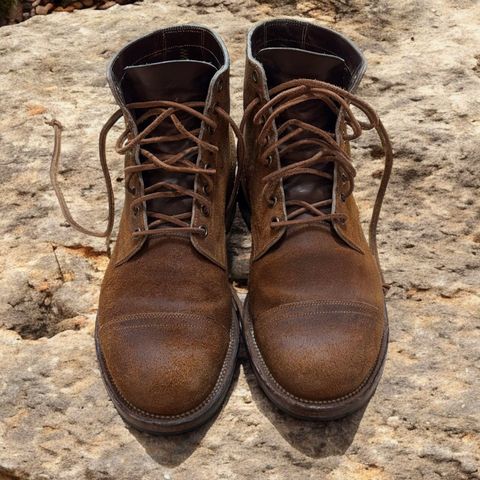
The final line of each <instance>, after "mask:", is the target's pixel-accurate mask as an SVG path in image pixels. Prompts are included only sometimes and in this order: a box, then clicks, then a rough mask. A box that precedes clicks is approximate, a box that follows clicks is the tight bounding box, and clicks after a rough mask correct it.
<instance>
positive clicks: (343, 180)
mask: <svg viewBox="0 0 480 480" xmlns="http://www.w3.org/2000/svg"><path fill="white" fill-rule="evenodd" d="M341 179H342V182H343V183H346V182H347V180H348V178H347V176H346V175H345V173H344V172H342V175H341Z"/></svg>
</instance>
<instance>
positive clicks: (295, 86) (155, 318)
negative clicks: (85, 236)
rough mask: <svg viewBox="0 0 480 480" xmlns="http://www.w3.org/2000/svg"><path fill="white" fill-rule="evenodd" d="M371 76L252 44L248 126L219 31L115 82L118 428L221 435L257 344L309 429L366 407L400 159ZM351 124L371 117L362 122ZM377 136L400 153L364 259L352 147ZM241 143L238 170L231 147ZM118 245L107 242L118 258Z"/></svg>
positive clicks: (359, 63) (328, 54) (103, 343)
mask: <svg viewBox="0 0 480 480" xmlns="http://www.w3.org/2000/svg"><path fill="white" fill-rule="evenodd" d="M365 67H366V64H365V60H364V58H363V56H362V54H361V53H360V52H359V51H358V50H357V48H356V47H355V46H354V45H353V44H352V43H351V42H350V41H348V40H347V39H346V38H344V37H343V36H341V35H339V34H338V33H335V32H333V31H331V30H328V29H326V28H323V27H320V26H316V25H313V24H311V23H307V22H300V21H294V20H283V19H282V20H273V21H268V22H264V23H260V24H257V25H256V26H255V27H254V28H253V29H252V30H251V31H250V33H249V35H248V42H247V62H246V69H245V87H244V99H245V115H244V119H243V121H242V125H241V128H240V129H239V128H237V127H236V126H235V123H234V122H233V121H232V120H231V118H230V116H229V113H228V112H229V109H230V97H229V58H228V52H227V50H226V48H225V45H224V43H223V42H222V40H221V39H220V38H219V37H218V36H217V35H216V34H215V33H213V32H212V31H211V30H209V29H208V28H205V27H200V26H194V25H185V26H175V27H171V28H166V29H162V30H159V31H156V32H154V33H152V34H150V35H147V36H145V37H143V38H140V39H138V40H136V41H134V42H132V43H130V44H128V45H127V46H126V47H125V48H123V49H122V50H121V51H120V53H118V54H117V56H116V57H115V58H114V59H113V61H112V63H111V64H110V66H109V69H108V81H109V84H110V87H111V89H112V92H113V95H114V97H115V100H116V101H117V103H118V105H119V107H120V109H119V110H118V112H116V113H115V114H114V115H113V116H112V117H111V119H110V120H109V121H108V122H107V124H106V125H105V127H104V129H103V130H102V133H101V136H100V151H101V152H100V160H101V163H102V168H103V171H104V174H105V178H106V181H107V189H108V193H109V207H110V215H109V222H108V226H107V229H106V231H105V232H92V231H90V230H87V229H85V228H84V227H82V226H80V225H79V224H78V223H76V222H75V220H74V219H73V218H72V217H71V215H70V213H69V211H68V208H67V206H66V203H65V200H64V198H63V195H62V193H61V191H60V189H59V186H58V182H57V180H56V172H57V171H58V163H59V153H60V130H61V126H60V124H59V123H58V122H54V126H55V129H56V137H55V138H56V148H55V153H54V157H53V164H52V174H53V175H52V178H53V181H54V187H55V190H56V192H57V195H58V196H59V199H60V203H61V206H62V210H63V212H64V214H65V215H66V217H67V220H68V221H69V222H70V223H71V224H72V225H73V226H75V227H77V228H79V229H80V230H81V231H83V232H85V233H91V234H94V235H99V236H106V237H107V239H108V240H109V238H110V234H111V231H112V226H113V195H112V189H111V184H110V178H109V174H108V168H107V166H106V160H105V139H106V135H107V132H108V130H109V129H110V128H111V127H112V126H113V125H114V124H115V122H116V121H117V120H118V119H119V118H121V117H122V116H123V118H124V120H125V124H126V128H125V131H124V133H123V134H122V135H121V136H120V138H119V139H118V141H117V144H116V150H117V152H118V153H120V154H125V205H124V208H123V214H122V218H121V221H120V226H119V232H118V236H117V241H116V245H115V248H114V251H113V254H112V257H111V260H110V263H109V266H108V268H107V271H106V273H105V278H104V281H103V284H102V289H101V295H100V303H99V308H98V318H97V325H96V334H95V338H96V345H97V353H98V359H99V363H100V369H101V372H102V375H103V378H104V380H105V383H106V386H107V389H108V392H109V394H110V397H111V398H112V400H113V402H114V404H115V406H116V407H117V409H118V411H119V412H120V414H121V415H122V417H123V418H124V419H125V420H126V421H127V422H128V423H129V424H131V425H133V426H135V427H136V428H138V429H141V430H145V431H148V432H156V433H173V432H182V431H186V430H189V429H192V428H194V427H196V426H198V425H200V424H202V423H203V422H205V421H206V420H207V419H209V418H210V417H211V416H212V415H213V414H214V413H215V412H216V411H218V409H219V408H220V406H221V405H222V402H223V400H224V399H225V397H226V395H227V392H228V389H229V386H230V384H231V381H232V377H233V374H234V370H235V366H236V356H237V350H238V346H239V339H240V326H241V328H242V330H243V335H244V338H245V343H246V346H247V348H248V353H249V355H250V358H251V361H252V365H253V369H254V371H255V374H256V376H257V378H258V381H259V383H260V385H261V386H262V388H263V390H264V391H265V393H266V394H267V395H268V397H269V398H270V399H271V400H272V401H273V402H274V403H275V404H276V405H278V406H279V407H280V408H282V409H283V410H285V411H287V412H289V413H291V414H293V415H295V416H297V417H301V418H308V419H320V420H325V419H332V418H338V417H340V416H343V415H346V414H348V413H350V412H352V411H355V410H356V409H358V408H360V407H361V406H363V405H365V404H366V402H367V401H368V400H369V398H370V397H371V396H372V394H373V392H374V390H375V387H376V385H377V383H378V381H379V377H380V374H381V370H382V366H383V362H384V359H385V354H386V350H387V339H388V326H387V316H386V310H385V304H384V293H383V289H382V288H383V285H382V275H381V273H380V268H379V264H378V257H377V248H376V242H375V232H376V225H377V220H378V216H379V211H380V206H381V202H382V198H383V194H384V191H385V188H386V185H387V182H388V177H389V175H390V170H391V164H392V154H391V147H390V144H389V140H388V137H387V135H386V133H385V130H384V128H383V126H382V124H381V122H380V121H379V119H378V118H377V116H376V115H375V113H374V112H373V111H372V109H371V108H370V107H369V106H368V105H367V104H365V103H364V102H363V101H361V100H360V99H358V98H357V97H356V96H354V95H353V94H352V93H351V92H352V91H353V90H354V89H355V87H356V86H357V85H358V83H359V82H360V80H361V78H362V75H363V73H364V71H365ZM353 107H356V109H357V110H358V111H361V112H362V113H363V115H362V116H363V117H364V120H363V121H360V120H358V119H357V117H356V116H355V114H354V111H353V109H352V108H353ZM366 129H375V130H376V131H377V132H378V134H379V136H380V139H381V141H382V144H383V147H384V149H385V152H386V155H385V156H386V168H385V172H384V174H383V177H382V180H381V187H380V190H379V195H378V197H377V200H376V203H375V207H374V210H373V216H372V221H371V226H370V242H369V244H368V243H367V242H366V240H365V237H364V235H363V232H362V228H361V226H360V221H359V214H358V210H357V206H356V204H355V200H354V199H353V195H352V191H353V186H354V177H355V169H354V167H353V165H352V162H351V160H350V155H349V141H350V140H352V139H355V138H357V137H358V136H359V135H360V134H361V132H362V130H366ZM233 133H235V134H236V136H237V138H238V163H237V154H236V151H235V141H234V140H235V138H234V135H233ZM239 191H240V195H239V196H240V202H239V203H240V206H241V210H242V214H243V216H244V218H245V220H246V221H247V224H248V225H249V227H250V229H251V233H252V243H253V247H252V256H251V268H250V280H249V295H248V299H247V301H246V305H245V307H244V309H243V314H242V313H241V308H240V304H239V301H238V299H237V297H236V295H235V293H234V291H233V289H232V287H231V285H230V283H229V277H228V267H227V249H226V234H227V232H228V231H229V229H230V226H231V223H232V219H233V216H234V212H235V206H236V200H237V193H239ZM108 240H107V241H108Z"/></svg>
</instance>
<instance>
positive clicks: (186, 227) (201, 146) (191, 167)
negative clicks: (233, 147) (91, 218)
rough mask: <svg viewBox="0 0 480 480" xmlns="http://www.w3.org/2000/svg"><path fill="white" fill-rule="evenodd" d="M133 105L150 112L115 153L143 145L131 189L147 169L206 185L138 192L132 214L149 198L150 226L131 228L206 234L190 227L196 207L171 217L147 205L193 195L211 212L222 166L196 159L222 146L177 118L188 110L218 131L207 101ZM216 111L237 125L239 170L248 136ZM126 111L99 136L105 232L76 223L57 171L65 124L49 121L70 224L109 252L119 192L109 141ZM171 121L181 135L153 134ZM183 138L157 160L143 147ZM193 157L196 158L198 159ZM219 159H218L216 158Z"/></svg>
mask: <svg viewBox="0 0 480 480" xmlns="http://www.w3.org/2000/svg"><path fill="white" fill-rule="evenodd" d="M126 107H127V108H128V109H135V110H137V111H142V110H144V111H145V112H144V113H143V114H142V115H140V116H139V117H138V119H137V121H136V123H137V125H138V126H142V127H144V128H143V130H141V131H140V132H139V133H138V134H137V135H134V133H133V132H132V131H131V129H130V128H129V127H128V126H127V127H126V128H125V130H124V131H123V132H122V133H121V134H120V136H119V138H118V140H117V141H116V144H115V151H116V152H117V153H118V154H121V155H123V154H126V153H127V152H135V150H136V149H137V148H138V150H139V154H140V155H141V156H142V157H143V159H144V161H142V163H140V164H139V165H132V166H128V167H126V168H125V170H124V171H125V185H126V188H127V189H129V190H130V192H132V193H134V194H135V190H134V189H133V188H132V186H131V180H132V178H133V176H134V175H141V174H143V173H144V172H150V171H153V170H159V169H160V170H164V171H167V172H175V173H179V174H190V175H199V176H201V177H202V178H203V181H204V188H203V189H202V193H199V192H195V191H194V190H193V189H190V188H186V187H183V186H181V185H178V184H176V183H173V182H169V181H160V182H156V183H154V184H152V185H150V186H148V187H146V188H145V189H144V192H143V195H138V196H137V197H136V198H134V200H133V201H132V202H131V205H130V207H131V209H132V210H133V213H135V214H136V213H138V211H139V208H140V207H141V205H142V204H143V203H144V202H145V204H146V205H147V209H146V215H147V219H148V221H147V225H146V228H145V229H144V230H136V231H134V232H132V235H133V236H135V237H140V236H149V235H162V234H167V233H172V232H178V231H183V232H188V233H192V234H197V235H203V236H205V235H207V230H206V227H204V226H199V227H194V226H192V225H191V220H192V210H191V209H190V210H189V211H187V212H182V213H178V214H175V215H167V214H165V213H161V212H158V211H152V210H150V209H149V208H148V205H149V202H151V201H152V200H155V199H159V198H172V197H191V198H192V200H194V201H196V202H197V203H198V204H199V205H200V207H201V208H202V209H205V210H209V209H210V208H211V200H210V199H209V197H208V193H209V192H210V191H211V189H212V187H213V177H214V175H215V174H216V171H217V169H216V168H213V167H212V166H210V165H208V164H206V165H205V168H200V167H198V166H197V165H196V164H195V163H194V161H195V160H196V158H197V154H198V153H199V152H200V151H202V150H203V151H209V152H212V153H214V154H216V153H218V147H217V146H216V145H213V144H211V143H209V142H207V141H205V140H202V139H201V138H199V134H200V128H196V129H194V130H188V129H186V128H185V127H184V125H183V124H182V123H181V122H180V120H179V118H178V112H186V113H187V114H189V115H191V116H193V117H196V118H197V119H199V120H200V121H202V122H204V125H205V126H206V128H209V129H211V130H212V131H214V130H215V129H216V128H217V122H216V121H215V120H214V119H213V118H212V117H211V116H210V115H207V114H204V113H201V112H200V111H199V110H202V111H203V109H204V108H205V102H185V103H178V102H174V101H149V102H136V103H131V104H128V105H126ZM213 110H214V112H215V113H217V114H218V116H219V117H221V118H223V119H225V120H226V121H227V122H228V123H229V125H230V126H231V127H232V129H233V131H234V133H235V135H236V137H237V140H238V145H237V148H238V155H239V161H238V165H239V168H240V166H241V165H242V164H243V161H242V159H243V152H244V146H243V137H242V135H241V133H240V131H239V129H238V127H237V126H236V124H235V122H234V121H233V120H232V118H231V117H230V115H229V114H228V113H227V112H226V111H225V110H223V109H222V108H221V107H219V106H218V105H216V106H215V107H214V109H213ZM122 115H123V113H122V111H121V110H117V111H116V112H115V113H114V114H113V115H112V116H111V117H110V118H109V119H108V120H107V122H106V123H105V125H104V126H103V128H102V130H101V132H100V136H99V160H100V165H101V168H102V172H103V177H104V180H105V185H106V190H107V197H108V220H107V225H106V228H105V230H103V231H95V230H91V229H89V228H86V227H84V226H83V225H81V224H80V223H79V222H77V221H76V220H75V219H74V218H73V216H72V214H71V211H70V209H69V207H68V205H67V202H66V200H65V196H64V194H63V191H62V189H61V187H60V183H59V180H58V174H59V170H60V158H61V134H62V130H63V127H62V124H61V123H60V122H59V121H58V120H52V121H50V122H47V123H48V124H49V125H51V126H52V127H53V128H54V132H55V140H54V149H53V154H52V160H51V165H50V179H51V183H52V186H53V189H54V191H55V194H56V196H57V199H58V202H59V204H60V208H61V210H62V213H63V215H64V217H65V219H66V220H67V222H68V223H69V224H70V225H72V226H73V227H74V228H76V229H77V230H78V231H80V232H82V233H85V234H87V235H92V236H94V237H105V238H106V243H107V251H108V252H109V251H110V239H111V235H112V230H113V225H114V216H115V208H114V194H113V188H112V181H111V177H110V173H109V169H108V164H107V158H106V139H107V135H108V133H109V131H110V130H111V129H112V127H113V126H114V125H115V124H116V123H117V121H118V120H119V119H120V118H121V117H122ZM168 120H170V121H171V122H172V124H173V125H174V127H175V129H176V130H177V132H178V133H177V134H172V135H164V136H153V135H151V134H152V132H153V131H154V130H155V129H156V128H157V127H158V126H159V125H160V124H162V123H163V122H165V121H168ZM180 140H190V142H188V146H187V147H185V148H184V149H183V150H181V151H179V152H178V153H173V154H165V155H163V154H162V158H161V159H160V158H158V157H157V156H156V155H154V154H153V153H151V152H150V151H148V150H147V149H146V148H144V146H145V145H148V144H152V143H158V142H177V141H180ZM189 158H192V159H194V161H192V160H190V159H189ZM217 158H218V157H217ZM239 178H240V175H237V176H236V179H235V184H234V186H233V194H232V196H231V198H230V200H229V204H228V206H227V208H228V209H230V208H232V206H233V202H234V200H235V192H236V191H237V188H238V182H239Z"/></svg>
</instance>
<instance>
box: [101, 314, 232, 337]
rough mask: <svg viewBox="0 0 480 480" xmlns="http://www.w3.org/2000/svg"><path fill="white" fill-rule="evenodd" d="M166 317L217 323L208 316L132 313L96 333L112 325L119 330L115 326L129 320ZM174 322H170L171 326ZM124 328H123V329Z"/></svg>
mask: <svg viewBox="0 0 480 480" xmlns="http://www.w3.org/2000/svg"><path fill="white" fill-rule="evenodd" d="M168 317H174V318H175V317H179V318H180V319H181V318H184V319H185V320H187V319H190V320H192V319H197V320H208V321H209V322H214V323H215V324H216V323H217V322H216V320H215V319H213V318H212V317H209V316H208V315H198V314H195V313H184V312H146V313H132V314H131V315H123V316H121V317H117V319H116V320H110V321H109V322H105V323H103V324H102V325H100V326H99V327H98V333H100V331H101V330H102V329H103V328H104V327H107V326H108V327H109V326H110V325H112V326H113V327H114V328H120V327H118V326H117V327H115V326H116V325H118V324H119V323H120V324H123V323H126V322H129V321H130V320H145V318H149V319H151V318H158V319H165V318H168ZM173 324H174V322H172V325H173ZM177 325H179V323H178V320H177ZM189 325H193V324H192V323H189ZM221 327H222V328H223V329H224V330H225V331H227V329H226V328H225V327H224V326H223V325H221ZM124 328H125V327H124ZM227 333H228V331H227Z"/></svg>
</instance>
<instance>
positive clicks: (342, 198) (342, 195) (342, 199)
mask: <svg viewBox="0 0 480 480" xmlns="http://www.w3.org/2000/svg"><path fill="white" fill-rule="evenodd" d="M346 199H347V197H345V194H344V193H341V194H340V200H341V201H342V202H344V203H345V200H346Z"/></svg>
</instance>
